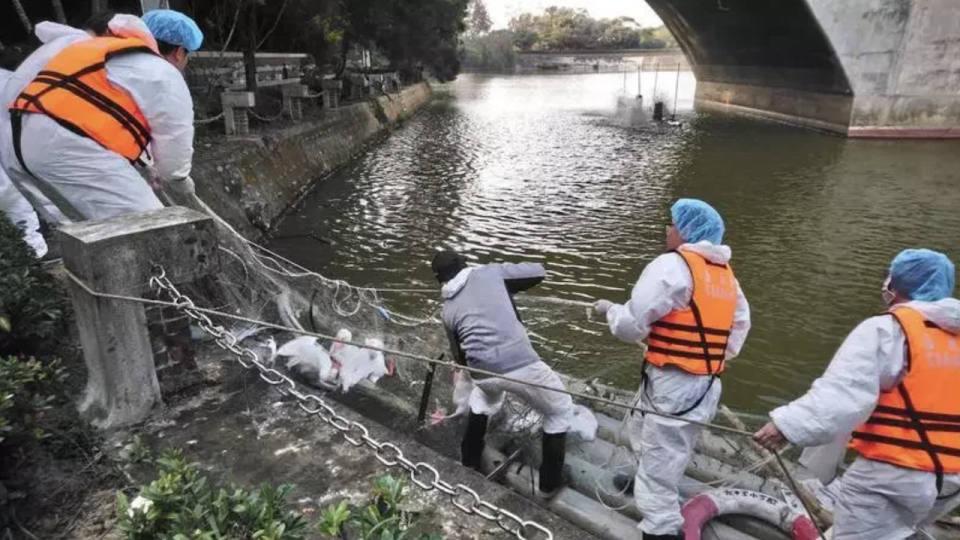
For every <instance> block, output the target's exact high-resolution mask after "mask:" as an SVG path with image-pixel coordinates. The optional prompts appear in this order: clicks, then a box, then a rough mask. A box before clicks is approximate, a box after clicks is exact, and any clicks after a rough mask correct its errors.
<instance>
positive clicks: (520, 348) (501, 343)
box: [441, 263, 547, 374]
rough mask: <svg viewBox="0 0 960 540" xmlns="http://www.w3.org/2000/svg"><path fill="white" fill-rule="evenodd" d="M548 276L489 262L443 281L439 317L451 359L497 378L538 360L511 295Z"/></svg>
mask: <svg viewBox="0 0 960 540" xmlns="http://www.w3.org/2000/svg"><path fill="white" fill-rule="evenodd" d="M546 275H547V274H546V271H545V270H544V268H543V265H541V264H534V263H521V264H490V265H487V266H481V267H477V268H466V269H464V270H462V271H460V273H459V274H457V275H456V277H454V278H453V279H451V280H450V281H448V282H447V283H445V284H444V285H443V289H442V293H443V298H444V303H443V310H442V312H441V318H442V319H443V324H444V327H445V328H446V330H447V336H448V337H449V338H450V347H451V349H452V351H453V354H454V359H455V360H456V361H457V362H459V363H461V364H464V363H465V364H466V365H468V366H470V367H475V368H479V369H484V370H487V371H492V372H495V373H500V374H504V373H508V372H510V371H513V370H515V369H519V368H522V367H524V366H528V365H530V364H533V363H535V362H539V361H540V355H538V354H537V352H536V351H535V350H534V349H533V345H531V343H530V338H529V337H527V330H526V329H525V328H524V327H523V323H522V322H521V320H520V315H519V313H517V310H516V307H515V306H514V304H513V298H512V297H511V295H513V294H516V293H518V292H521V291H524V290H527V289H529V288H531V287H534V286H536V285H537V284H539V283H540V282H541V281H543V280H544V278H546Z"/></svg>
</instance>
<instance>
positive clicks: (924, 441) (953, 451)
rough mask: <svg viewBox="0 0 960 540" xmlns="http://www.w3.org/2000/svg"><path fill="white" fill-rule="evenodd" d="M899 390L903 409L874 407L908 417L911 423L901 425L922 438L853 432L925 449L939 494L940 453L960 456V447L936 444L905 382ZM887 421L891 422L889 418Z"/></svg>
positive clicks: (865, 437)
mask: <svg viewBox="0 0 960 540" xmlns="http://www.w3.org/2000/svg"><path fill="white" fill-rule="evenodd" d="M897 392H898V393H899V394H900V397H901V398H902V399H903V403H904V407H903V408H902V409H899V408H896V407H888V406H878V407H877V408H876V409H874V412H883V413H885V414H898V415H902V416H906V417H908V418H909V419H910V422H909V424H908V425H907V426H900V427H909V428H912V429H913V430H914V431H915V432H916V433H917V437H918V438H919V439H920V440H919V441H911V440H907V439H900V438H897V437H890V436H887V435H878V434H876V433H863V432H859V431H855V432H854V433H853V437H854V438H855V439H861V440H864V441H871V442H876V443H881V444H888V445H890V446H899V447H901V448H909V449H912V450H923V451H924V452H926V453H927V455H929V456H930V461H932V462H933V472H934V474H936V476H937V494H938V495H939V493H940V490H942V489H943V463H941V462H940V455H939V454H945V455H948V456H957V457H960V448H950V447H949V446H940V445H935V444H933V443H931V442H930V437H929V436H928V435H927V427H926V426H925V425H924V424H923V421H922V420H921V419H920V413H918V412H917V410H916V408H915V407H914V406H913V400H912V399H910V393H909V392H908V391H907V387H906V386H904V384H903V383H900V384H899V385H898V386H897ZM881 409H882V410H881ZM927 414H930V413H927ZM944 416H952V415H944ZM887 421H888V422H889V420H887ZM867 423H868V424H871V423H872V424H878V425H884V420H883V419H880V421H877V418H875V417H873V416H871V417H870V419H868V420H867ZM887 425H889V424H887ZM934 431H937V430H934ZM951 431H952V430H951Z"/></svg>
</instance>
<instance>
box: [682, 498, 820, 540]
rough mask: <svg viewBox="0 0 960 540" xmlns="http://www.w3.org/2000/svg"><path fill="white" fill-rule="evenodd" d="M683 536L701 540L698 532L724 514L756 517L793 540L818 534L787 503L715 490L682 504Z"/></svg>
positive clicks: (807, 539)
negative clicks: (787, 534)
mask: <svg viewBox="0 0 960 540" xmlns="http://www.w3.org/2000/svg"><path fill="white" fill-rule="evenodd" d="M681 513H682V514H683V534H684V535H685V536H684V538H686V540H700V531H701V530H703V526H704V525H706V524H707V522H708V521H710V520H711V519H713V518H715V517H717V516H722V515H725V514H740V515H747V516H751V517H755V518H758V519H761V520H763V521H766V522H767V523H771V524H773V525H776V526H777V527H779V528H780V529H781V530H782V531H784V532H786V533H789V534H790V537H791V538H793V540H817V539H818V538H819V537H820V533H818V532H817V527H816V526H815V525H814V524H813V521H811V520H810V518H809V517H807V516H806V515H803V514H801V513H799V512H797V511H796V510H794V509H793V508H791V507H790V506H789V505H788V504H787V503H785V502H783V501H781V500H779V499H776V498H774V497H771V496H769V495H766V494H764V493H759V492H757V491H749V490H746V489H734V488H727V489H717V490H713V491H708V492H705V493H701V494H699V495H697V496H696V497H694V498H692V499H690V500H689V501H687V503H686V504H684V505H683V510H682V511H681Z"/></svg>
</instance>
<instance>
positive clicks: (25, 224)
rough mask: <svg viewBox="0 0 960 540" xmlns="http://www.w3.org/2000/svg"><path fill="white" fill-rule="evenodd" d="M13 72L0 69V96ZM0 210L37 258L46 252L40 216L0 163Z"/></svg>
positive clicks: (1, 123) (0, 124)
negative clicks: (18, 231)
mask: <svg viewBox="0 0 960 540" xmlns="http://www.w3.org/2000/svg"><path fill="white" fill-rule="evenodd" d="M11 75H13V72H11V71H7V70H5V69H0V96H2V95H3V87H4V86H5V85H6V84H7V81H8V80H9V79H10V76H11ZM2 117H3V115H2V114H0V129H3V125H4V122H3V118H2ZM0 212H3V213H4V214H6V216H7V219H9V220H10V222H11V223H13V224H14V225H16V226H17V227H19V228H20V229H21V230H22V231H23V240H24V241H25V242H26V243H27V245H29V246H30V247H31V248H33V252H34V253H35V254H36V256H37V258H41V257H43V256H44V255H46V254H47V241H46V240H44V238H43V235H42V234H40V218H39V217H38V216H37V213H36V212H35V211H34V210H33V206H32V205H31V204H30V201H28V200H27V199H26V198H25V197H24V196H23V194H22V193H20V190H18V189H17V188H16V186H14V185H13V182H11V181H10V178H9V177H8V176H7V173H6V172H4V170H3V165H2V164H0Z"/></svg>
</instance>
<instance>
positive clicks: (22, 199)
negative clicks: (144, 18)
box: [0, 12, 149, 258]
mask: <svg viewBox="0 0 960 540" xmlns="http://www.w3.org/2000/svg"><path fill="white" fill-rule="evenodd" d="M110 26H112V27H113V30H111V29H110ZM84 27H85V28H86V29H85V30H81V29H79V28H74V27H72V26H67V25H65V24H59V23H55V22H49V21H44V22H40V23H37V25H36V26H35V27H34V34H35V35H36V36H37V39H38V40H39V41H40V42H41V43H43V45H41V46H40V47H39V48H38V49H37V50H36V51H34V52H33V53H31V54H30V55H29V56H28V57H27V58H25V59H24V60H23V61H22V62H20V63H19V65H17V66H11V67H12V68H15V69H16V71H14V72H3V73H2V75H0V102H2V103H4V104H9V103H12V102H13V100H14V99H15V98H16V96H18V95H19V94H20V92H22V91H23V89H24V88H26V86H27V85H28V84H29V83H30V81H32V80H33V78H34V77H36V76H37V73H39V72H40V70H41V69H43V66H44V65H46V63H47V62H49V61H50V59H51V58H53V57H54V56H55V55H56V54H57V53H59V52H60V51H62V50H63V49H64V48H65V47H66V46H67V45H70V44H72V43H75V42H77V41H79V40H82V39H89V38H91V37H93V36H95V35H105V34H108V33H111V32H112V33H116V34H117V35H121V34H125V33H128V32H135V31H138V29H139V32H140V33H142V34H147V35H149V30H148V29H147V27H146V26H145V25H143V23H142V22H141V21H140V19H139V18H138V17H135V16H133V15H114V14H113V13H112V12H106V13H101V14H99V15H95V16H94V17H92V18H91V19H90V20H89V21H87V23H86V24H85V25H84ZM10 137H11V133H10V122H9V116H8V115H7V114H0V149H2V148H3V147H4V145H5V144H9V141H10V140H11V139H10ZM3 159H4V157H3V153H2V151H0V211H3V212H4V213H5V214H7V216H8V218H9V219H10V220H11V221H12V222H13V223H14V224H16V225H17V226H19V227H20V228H21V229H22V230H23V234H24V240H25V241H26V242H27V244H29V245H30V246H31V247H32V248H33V250H34V252H35V253H36V254H37V257H38V258H42V257H43V256H44V255H45V254H46V253H47V251H48V246H47V243H46V240H45V239H44V238H43V235H42V234H40V231H39V229H40V220H39V217H38V215H37V212H36V211H35V210H34V206H36V207H38V208H42V213H43V214H44V215H45V216H47V221H48V222H51V223H57V222H60V221H62V220H63V217H62V215H61V214H60V212H59V210H57V208H56V206H54V205H53V204H52V203H51V202H50V201H48V200H47V199H46V198H45V197H43V195H42V194H40V193H32V196H31V197H29V199H28V197H26V196H25V195H24V194H23V193H21V192H20V191H19V190H18V189H17V186H15V185H14V184H13V182H12V181H11V180H10V178H9V177H8V176H7V173H6V171H5V170H4V165H3ZM19 187H24V186H19ZM31 201H33V202H32V204H31Z"/></svg>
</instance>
